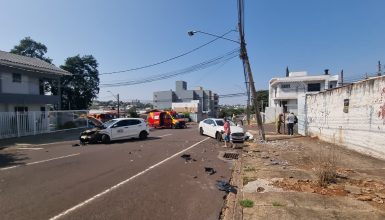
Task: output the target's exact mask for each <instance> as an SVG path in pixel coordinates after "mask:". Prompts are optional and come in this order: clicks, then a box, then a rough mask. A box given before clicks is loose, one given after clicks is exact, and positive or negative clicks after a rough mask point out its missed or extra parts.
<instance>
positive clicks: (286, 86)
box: [281, 84, 290, 89]
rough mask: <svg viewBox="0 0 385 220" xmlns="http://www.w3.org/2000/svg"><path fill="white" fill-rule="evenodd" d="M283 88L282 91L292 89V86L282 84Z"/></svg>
mask: <svg viewBox="0 0 385 220" xmlns="http://www.w3.org/2000/svg"><path fill="white" fill-rule="evenodd" d="M281 88H282V89H290V84H282V85H281Z"/></svg>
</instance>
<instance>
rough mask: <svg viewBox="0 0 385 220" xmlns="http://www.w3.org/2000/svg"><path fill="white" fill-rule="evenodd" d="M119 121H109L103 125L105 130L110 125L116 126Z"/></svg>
mask: <svg viewBox="0 0 385 220" xmlns="http://www.w3.org/2000/svg"><path fill="white" fill-rule="evenodd" d="M117 121H118V120H116V119H112V120H110V121H107V122H106V123H104V124H103V128H108V127H109V126H110V125H112V124H115V122H117Z"/></svg>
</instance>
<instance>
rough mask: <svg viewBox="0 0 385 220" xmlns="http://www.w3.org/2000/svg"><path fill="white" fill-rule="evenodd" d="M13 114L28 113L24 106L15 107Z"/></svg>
mask: <svg viewBox="0 0 385 220" xmlns="http://www.w3.org/2000/svg"><path fill="white" fill-rule="evenodd" d="M15 112H28V107H25V106H16V107H15Z"/></svg>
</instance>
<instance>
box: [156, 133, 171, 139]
mask: <svg viewBox="0 0 385 220" xmlns="http://www.w3.org/2000/svg"><path fill="white" fill-rule="evenodd" d="M170 135H172V134H164V135H161V136H157V137H159V138H161V137H167V136H170Z"/></svg>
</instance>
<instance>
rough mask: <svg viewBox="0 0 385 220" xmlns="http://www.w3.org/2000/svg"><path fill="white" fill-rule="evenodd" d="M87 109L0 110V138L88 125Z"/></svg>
mask: <svg viewBox="0 0 385 220" xmlns="http://www.w3.org/2000/svg"><path fill="white" fill-rule="evenodd" d="M87 114H88V111H87V110H76V111H47V112H41V111H36V112H23V113H21V112H0V139H4V138H11V137H21V136H27V135H36V134H42V133H49V132H53V131H61V130H66V129H74V128H82V127H87V126H88V120H87V118H86V116H87Z"/></svg>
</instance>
